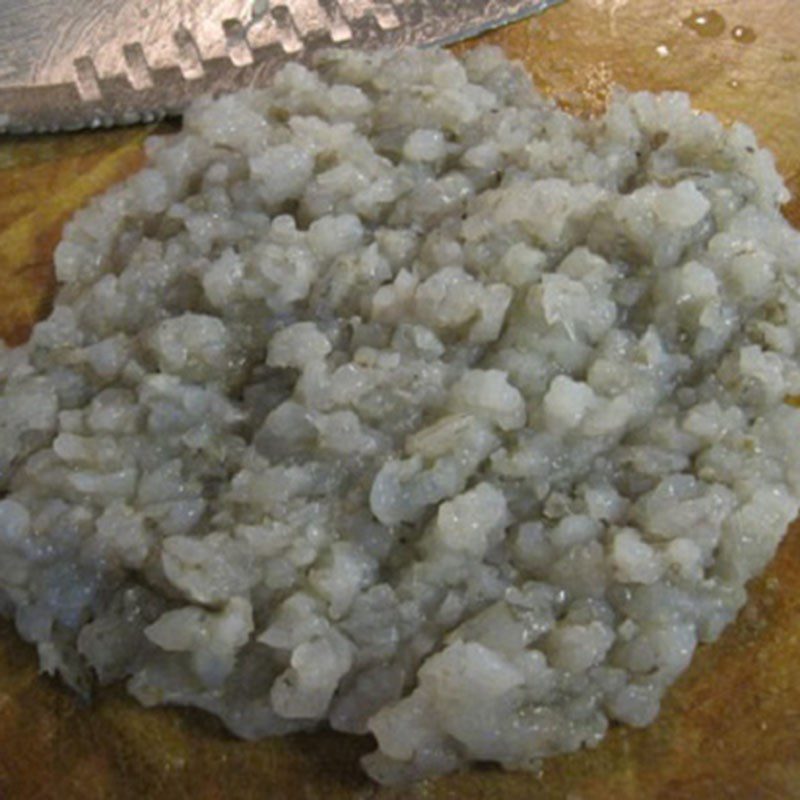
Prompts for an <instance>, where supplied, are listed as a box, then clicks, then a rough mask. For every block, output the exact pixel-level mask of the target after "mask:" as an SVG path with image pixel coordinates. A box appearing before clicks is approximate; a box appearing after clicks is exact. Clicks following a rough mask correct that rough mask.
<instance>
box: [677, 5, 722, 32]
mask: <svg viewBox="0 0 800 800" xmlns="http://www.w3.org/2000/svg"><path fill="white" fill-rule="evenodd" d="M683 24H684V25H685V26H686V27H687V28H691V29H692V30H693V31H694V32H695V33H696V34H697V35H698V36H702V37H703V38H705V39H710V38H713V37H715V36H719V35H720V34H722V33H724V32H725V17H723V16H722V14H720V13H719V11H714V10H709V11H693V12H692V15H691V16H690V17H686V19H685V20H683Z"/></svg>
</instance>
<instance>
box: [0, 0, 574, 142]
mask: <svg viewBox="0 0 800 800" xmlns="http://www.w3.org/2000/svg"><path fill="white" fill-rule="evenodd" d="M556 2H559V0H535V1H533V0H395V2H389V0H284V2H280V3H274V2H273V3H271V4H268V3H266V2H264V0H192V2H189V0H96V2H95V3H94V5H93V6H92V8H91V10H87V6H88V5H89V3H88V2H87V0H32V1H31V2H28V3H26V4H24V7H23V6H22V4H21V3H20V2H19V0H0V65H1V66H0V131H4V130H5V131H12V132H30V131H37V132H41V131H51V130H59V129H72V128H78V127H85V126H98V125H111V124H126V123H131V122H136V121H140V120H148V119H153V118H155V117H157V116H161V115H164V114H174V113H179V112H180V111H181V110H183V109H184V108H185V107H186V105H187V104H188V103H189V102H191V100H192V99H194V98H195V97H197V96H199V95H200V94H203V93H206V92H215V93H218V92H222V91H229V90H233V89H236V88H240V87H242V86H246V85H254V84H255V85H258V84H260V83H263V82H265V81H266V80H268V78H269V77H270V76H271V75H272V74H273V73H274V72H275V71H276V70H277V69H278V68H279V67H280V66H281V65H282V64H283V63H285V62H286V61H287V60H288V59H300V60H307V59H308V58H310V56H311V55H312V54H313V53H314V52H315V51H316V50H318V49H319V48H320V47H323V46H331V45H343V44H346V45H348V46H354V47H361V48H375V47H379V46H397V45H402V44H420V45H422V44H434V43H444V42H451V41H454V40H456V39H459V38H463V37H464V36H467V35H474V34H475V33H478V32H480V31H482V30H485V29H486V28H490V27H495V26H496V25H498V24H502V23H504V22H506V21H510V20H513V19H519V18H521V17H524V16H527V15H531V14H534V13H537V12H540V11H542V10H544V9H545V8H547V7H549V6H550V5H554V4H555V3H556ZM48 21H49V25H47V24H46V23H47V22H48ZM10 31H16V35H15V36H12V35H11V33H10ZM21 48H22V49H21ZM3 68H5V69H3Z"/></svg>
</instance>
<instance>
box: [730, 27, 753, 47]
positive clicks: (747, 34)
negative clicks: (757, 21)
mask: <svg viewBox="0 0 800 800" xmlns="http://www.w3.org/2000/svg"><path fill="white" fill-rule="evenodd" d="M731 36H732V37H733V39H734V41H736V42H739V44H752V43H753V42H754V41H755V40H756V38H757V37H756V32H755V31H754V30H753V29H752V28H746V27H745V26H744V25H737V26H736V27H735V28H734V29H733V30H732V31H731Z"/></svg>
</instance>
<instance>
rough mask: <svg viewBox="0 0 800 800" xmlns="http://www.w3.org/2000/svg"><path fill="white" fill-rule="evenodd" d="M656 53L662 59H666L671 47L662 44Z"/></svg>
mask: <svg viewBox="0 0 800 800" xmlns="http://www.w3.org/2000/svg"><path fill="white" fill-rule="evenodd" d="M656 53H658V55H659V56H660V57H661V58H666V57H667V56H668V55H669V47H667V46H666V45H665V44H660V45H658V47H656Z"/></svg>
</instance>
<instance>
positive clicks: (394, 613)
mask: <svg viewBox="0 0 800 800" xmlns="http://www.w3.org/2000/svg"><path fill="white" fill-rule="evenodd" d="M785 199H786V191H785V189H784V188H783V185H782V183H781V180H780V178H779V177H778V175H777V174H776V172H775V169H774V166H773V162H772V158H771V156H770V155H769V154H768V153H767V152H765V151H763V150H760V149H758V147H757V144H756V142H755V139H754V137H753V135H752V133H751V132H750V131H749V129H747V128H746V127H744V126H742V125H734V126H733V127H731V128H725V127H723V126H722V125H721V124H720V123H719V121H717V120H716V119H715V118H713V117H711V116H710V115H707V114H698V113H696V112H694V111H693V110H692V109H691V108H690V106H689V102H688V99H687V98H686V96H684V95H681V94H665V95H651V94H647V93H639V94H634V95H624V94H619V95H618V96H616V97H615V98H614V99H613V101H612V102H611V104H610V107H609V109H608V111H607V113H606V114H605V115H604V116H602V117H599V118H597V119H592V120H585V119H578V118H575V117H572V116H570V115H568V114H567V113H565V112H562V111H560V110H559V109H558V108H556V107H555V106H554V105H553V104H552V103H551V102H550V101H548V100H545V99H544V98H543V97H541V96H540V95H539V94H538V93H537V92H536V91H535V89H534V88H533V87H532V86H531V83H530V81H529V79H528V78H527V77H526V75H525V74H524V73H523V71H522V70H521V69H520V68H518V67H516V66H514V65H512V64H510V63H509V62H507V61H506V60H505V58H504V57H503V56H502V54H501V53H500V52H499V51H496V50H490V49H483V50H478V51H475V52H473V53H470V54H469V55H467V56H466V57H465V58H464V59H463V60H458V59H457V58H456V57H454V56H453V55H451V54H449V53H447V52H444V51H436V50H429V51H425V52H418V51H412V50H409V51H401V52H392V53H389V52H384V53H377V54H370V55H367V54H363V53H356V52H347V51H338V52H331V53H327V54H325V55H323V56H322V57H321V59H320V62H319V64H318V65H317V68H316V71H308V70H306V69H304V68H303V67H300V66H297V65H292V66H289V67H287V68H285V69H284V70H283V71H282V72H281V73H280V74H279V75H278V76H277V77H276V79H275V81H274V83H273V85H272V87H271V88H269V89H267V90H261V91H256V92H249V93H242V94H237V95H231V96H227V97H224V98H222V99H219V100H216V101H212V100H205V101H202V102H200V103H197V104H196V105H195V106H194V107H193V108H192V110H191V111H190V113H189V114H188V115H187V118H186V120H185V124H184V132H183V133H182V134H180V135H179V136H177V137H172V138H167V139H160V140H153V141H152V142H151V143H150V145H149V165H148V167H147V168H146V169H145V170H143V171H142V172H141V173H139V174H138V175H137V176H135V177H134V178H132V179H131V180H129V181H128V182H127V183H125V184H123V185H122V186H120V187H117V188H116V189H114V190H112V191H111V192H109V193H108V194H106V195H105V196H103V197H101V198H99V199H98V200H97V201H95V202H94V203H93V204H92V205H91V206H90V207H89V208H88V209H86V210H84V211H83V212H81V213H80V214H79V215H78V216H77V217H76V218H75V220H74V221H73V222H72V223H71V224H70V225H69V226H68V228H67V230H66V232H65V235H64V239H63V241H62V243H61V244H60V246H59V248H58V251H57V254H56V267H57V273H58V278H59V280H60V283H61V288H60V291H59V294H58V297H57V300H56V304H55V307H54V309H53V312H52V314H51V316H50V317H49V318H48V319H47V320H45V321H44V322H42V323H40V324H39V325H37V327H36V329H35V330H34V333H33V336H32V338H31V340H30V342H29V343H28V344H27V345H25V346H24V347H21V348H17V349H14V350H6V351H4V352H3V353H2V354H0V380H1V381H2V394H0V480H2V489H3V491H4V493H5V496H4V499H2V500H0V611H2V612H4V613H7V614H9V615H13V616H14V618H15V621H16V624H17V627H18V629H19V631H20V633H21V634H22V635H23V636H24V637H25V638H26V639H28V640H29V641H32V642H35V643H36V645H37V647H38V650H39V655H40V659H41V662H42V665H43V667H44V668H45V669H46V670H48V671H57V672H59V673H60V674H61V675H62V676H63V677H64V678H65V679H66V680H67V681H68V682H69V683H70V684H71V685H72V686H74V687H75V688H76V689H78V690H79V691H82V692H85V693H88V692H89V691H90V689H91V685H92V683H93V682H95V681H98V680H99V682H101V683H108V682H113V681H118V680H125V681H127V684H128V687H129V689H130V691H131V692H132V694H134V695H135V696H136V697H137V698H138V699H139V700H141V701H142V702H144V703H146V704H158V703H178V704H185V705H194V706H198V707H200V708H204V709H207V710H208V711H210V712H212V713H214V714H216V715H218V716H219V717H220V718H221V719H222V720H223V721H224V722H225V724H226V725H227V726H228V727H229V728H230V729H231V730H232V731H233V732H234V733H236V734H238V735H240V736H244V737H248V738H251V737H252V738H254V737H260V736H266V735H272V734H281V733H286V732H290V731H294V730H301V729H313V728H315V727H318V726H319V725H321V724H329V725H331V726H332V727H334V728H335V729H337V730H342V731H347V732H352V733H364V732H367V731H369V732H371V733H372V734H373V735H374V737H375V739H376V741H377V745H378V747H377V749H376V751H375V753H373V754H372V755H370V756H367V758H366V759H365V767H366V769H367V771H368V772H369V773H370V774H371V775H372V776H373V777H374V778H376V779H377V780H379V781H382V782H398V781H404V780H410V779H415V778H419V777H423V776H426V775H431V774H437V773H442V772H447V771H451V770H453V769H456V768H458V767H460V766H462V765H464V764H465V763H468V762H470V761H476V760H479V761H494V762H499V763H500V764H502V765H503V766H505V767H508V768H533V767H535V766H536V764H537V763H538V760H539V759H541V758H542V757H545V756H549V755H553V754H557V753H562V752H567V751H570V750H574V749H576V748H578V747H581V746H583V745H585V744H589V745H592V744H595V743H597V742H598V741H599V740H600V739H601V738H602V736H603V734H604V732H605V730H606V728H607V727H608V724H609V722H612V721H619V722H623V723H629V724H633V725H645V724H647V723H649V722H650V721H651V720H652V719H653V718H654V717H655V715H656V714H657V712H658V705H659V699H660V697H661V696H662V694H663V692H664V691H665V690H666V688H667V687H668V686H669V685H670V684H671V683H672V682H673V681H674V680H675V678H676V677H677V676H678V675H679V674H680V673H681V672H682V671H683V670H684V669H685V668H686V667H687V665H688V664H689V661H690V659H691V656H692V653H693V651H694V649H695V647H696V646H697V644H698V643H699V642H704V641H711V640H713V639H714V638H716V637H717V636H718V634H719V633H720V631H721V630H722V629H723V628H724V626H725V625H726V624H727V623H728V622H730V621H731V620H732V619H733V618H734V617H735V615H736V613H737V611H738V610H739V608H740V607H741V606H742V604H743V603H744V601H745V583H746V581H747V580H748V579H749V578H750V577H752V576H753V575H755V574H757V573H758V572H759V571H760V570H761V569H762V568H763V567H764V565H765V564H766V563H767V561H768V560H769V559H770V557H771V556H772V554H773V552H774V550H775V548H776V546H777V544H778V543H779V541H780V539H781V537H782V536H783V534H784V532H785V529H786V525H787V524H788V522H789V521H790V520H791V519H792V518H793V517H794V516H795V514H796V513H797V510H798V501H799V498H800V472H798V468H799V467H800V411H798V410H797V409H795V408H794V407H793V406H792V405H790V404H788V403H786V402H785V398H786V397H788V396H791V395H793V394H800V372H798V368H797V360H796V349H797V342H798V336H799V335H800V304H798V301H797V292H798V287H800V234H798V233H797V232H796V231H795V230H793V229H792V228H791V227H790V226H789V225H788V224H787V223H786V222H785V221H784V220H783V218H782V217H781V216H780V213H779V211H778V205H779V203H780V202H782V201H783V200H785Z"/></svg>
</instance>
